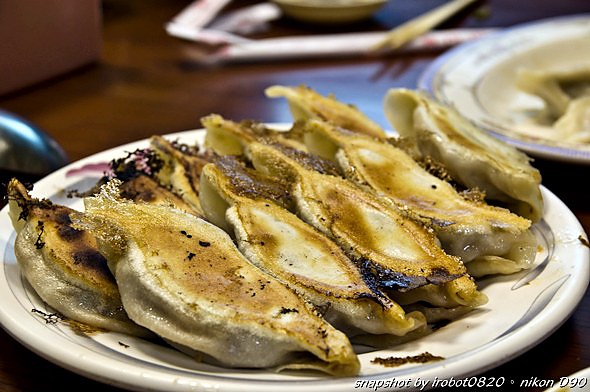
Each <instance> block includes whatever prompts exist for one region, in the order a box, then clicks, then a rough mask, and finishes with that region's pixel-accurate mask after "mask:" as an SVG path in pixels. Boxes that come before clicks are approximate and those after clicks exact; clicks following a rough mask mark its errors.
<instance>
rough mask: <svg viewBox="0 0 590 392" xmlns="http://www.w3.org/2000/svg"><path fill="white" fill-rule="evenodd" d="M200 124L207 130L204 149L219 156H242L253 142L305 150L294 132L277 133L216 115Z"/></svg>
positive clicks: (249, 123) (253, 122)
mask: <svg viewBox="0 0 590 392" xmlns="http://www.w3.org/2000/svg"><path fill="white" fill-rule="evenodd" d="M201 124H203V126H204V127H205V129H206V130H207V133H206V134H205V147H207V148H209V149H211V150H212V151H214V152H215V153H217V154H219V155H242V154H243V153H244V150H245V148H246V146H247V145H248V144H250V143H253V142H254V141H261V140H268V141H275V142H279V143H281V144H285V145H287V146H291V147H293V148H297V149H299V150H305V145H304V144H303V141H302V137H303V135H302V134H299V133H297V131H296V130H291V131H289V132H288V133H286V132H278V131H277V130H275V129H271V128H269V127H267V126H266V125H264V124H261V123H258V122H255V121H241V122H239V123H238V122H235V121H231V120H227V119H225V118H223V117H222V116H220V115H218V114H210V115H208V116H205V117H203V118H201Z"/></svg>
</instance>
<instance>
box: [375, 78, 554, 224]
mask: <svg viewBox="0 0 590 392" xmlns="http://www.w3.org/2000/svg"><path fill="white" fill-rule="evenodd" d="M384 104H385V114H386V117H387V119H388V120H389V122H390V123H391V124H392V126H393V127H394V128H395V130H396V131H398V132H399V134H400V135H401V136H403V137H405V138H409V139H410V140H411V141H412V142H413V143H414V144H415V145H416V146H417V148H418V150H419V151H420V153H421V154H422V156H423V157H428V156H430V157H432V158H433V159H434V160H435V161H438V162H440V163H442V164H443V165H444V166H445V168H446V170H447V171H448V172H449V174H450V175H451V176H452V178H453V180H455V181H457V182H459V183H460V184H462V185H464V186H465V187H467V188H478V189H480V190H482V191H484V192H485V194H486V198H488V199H491V200H497V201H500V202H502V203H504V204H505V205H506V206H507V207H508V208H509V209H510V210H512V211H513V212H515V213H517V214H518V215H521V216H523V217H525V218H528V219H530V220H531V221H533V222H538V221H539V220H540V219H541V218H542V216H543V196H542V194H541V189H540V184H541V174H540V173H539V171H538V170H537V169H535V168H534V167H533V166H531V164H530V158H529V157H528V156H527V155H525V154H524V153H522V152H520V151H518V150H517V149H515V148H514V147H512V146H509V145H508V144H506V143H504V142H502V141H500V140H499V139H497V138H495V137H493V136H491V135H488V134H487V133H486V132H484V131H483V130H481V129H479V128H477V127H475V126H474V125H473V124H471V123H470V122H469V121H467V120H466V119H465V118H463V117H462V116H461V115H459V113H457V112H456V111H455V110H453V109H451V108H450V107H446V106H443V105H441V104H438V103H436V102H434V101H433V100H432V99H430V98H429V97H428V96H426V94H424V93H420V92H417V91H411V90H407V89H391V90H389V91H388V93H387V94H386V96H385V103H384Z"/></svg>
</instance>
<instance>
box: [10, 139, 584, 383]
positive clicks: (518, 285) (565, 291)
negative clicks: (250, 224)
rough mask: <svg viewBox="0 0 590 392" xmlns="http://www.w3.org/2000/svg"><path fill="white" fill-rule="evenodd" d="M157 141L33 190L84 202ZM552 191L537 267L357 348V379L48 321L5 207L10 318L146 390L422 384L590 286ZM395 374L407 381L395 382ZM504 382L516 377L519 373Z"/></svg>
mask: <svg viewBox="0 0 590 392" xmlns="http://www.w3.org/2000/svg"><path fill="white" fill-rule="evenodd" d="M203 136H204V132H203V131H189V132H183V133H179V134H174V135H170V137H171V138H177V137H180V138H181V139H180V140H181V141H183V142H193V141H199V142H200V141H202V137H203ZM147 146H148V141H147V140H144V141H140V142H137V143H132V144H128V145H125V146H122V147H118V148H115V149H112V150H108V151H105V152H102V153H99V154H96V155H94V156H91V157H88V158H85V159H83V160H81V161H78V162H75V163H73V164H71V165H69V166H67V167H65V168H63V169H60V170H59V171H57V172H55V173H53V174H51V175H49V176H48V177H46V178H44V179H42V180H41V181H39V182H38V183H37V184H36V185H35V187H34V189H33V192H32V193H33V195H34V196H36V197H46V198H49V199H51V200H53V201H54V202H56V203H60V204H65V205H68V206H71V207H73V208H77V209H79V208H81V206H82V203H81V201H80V200H78V199H71V198H67V197H66V193H67V192H66V191H67V190H72V189H77V190H86V189H88V188H89V187H90V186H92V185H93V184H94V183H95V181H96V180H97V179H98V178H99V177H100V175H101V174H102V171H101V168H103V167H104V164H105V163H106V162H109V161H110V160H112V159H114V158H119V157H122V156H124V155H125V154H126V152H130V151H134V150H136V149H137V148H144V147H147ZM97 168H98V170H97ZM543 195H544V197H545V200H546V210H545V215H544V221H543V222H542V223H541V224H538V225H536V227H535V232H536V235H537V237H538V239H539V243H540V247H539V249H540V250H539V254H538V255H537V256H538V257H537V260H536V264H537V267H536V268H535V269H533V270H532V271H528V272H526V273H519V274H515V275H512V276H509V277H498V278H490V279H484V280H482V281H481V282H480V287H481V289H482V290H483V292H485V293H486V294H487V295H488V296H489V303H488V304H487V305H485V306H484V307H482V308H481V309H479V310H477V311H474V312H472V313H471V314H469V315H468V316H467V317H464V318H463V319H460V320H457V321H455V322H453V323H451V324H449V325H447V326H445V327H443V328H441V329H439V330H438V331H436V332H435V333H433V334H432V335H430V336H427V337H425V338H423V339H420V340H417V341H414V342H410V343H406V344H404V345H401V346H399V347H395V348H392V349H390V350H379V351H373V350H371V349H369V348H367V347H357V349H358V352H359V356H360V360H361V363H362V370H361V374H360V375H359V376H358V377H354V378H338V379H335V378H330V377H327V376H323V375H320V374H308V373H306V374H296V373H279V374H277V373H272V372H268V371H264V370H260V371H256V370H242V369H224V368H221V367H216V366H211V365H207V364H202V363H197V362H195V361H193V360H192V359H190V358H189V357H187V356H185V355H184V354H181V353H180V352H178V351H176V350H174V349H171V348H169V347H166V346H163V345H158V344H155V343H151V342H148V341H145V340H141V339H138V338H133V337H129V336H126V335H122V334H117V333H97V334H94V335H91V336H81V335H79V334H76V333H74V332H73V331H72V330H71V329H70V327H68V325H67V324H66V323H59V322H57V323H47V322H46V320H45V318H44V317H42V315H41V314H40V313H39V312H37V311H41V312H44V313H46V314H51V313H52V310H51V309H48V308H47V306H46V305H44V304H43V303H42V302H41V301H40V299H39V298H38V296H37V295H36V294H35V293H34V292H33V291H32V289H31V287H30V286H29V285H28V284H27V283H26V281H25V280H24V278H23V277H22V276H21V273H20V270H19V267H18V264H17V262H16V259H15V256H14V250H13V243H14V239H15V233H14V231H13V230H12V228H11V227H12V226H11V223H10V219H9V217H8V214H7V212H8V211H7V208H4V209H3V210H2V211H1V212H0V255H1V256H2V265H1V267H0V298H2V306H1V307H0V322H1V324H2V326H3V327H4V328H5V329H6V330H7V331H8V332H9V333H10V334H11V335H12V336H14V337H15V338H16V339H17V340H19V341H20V342H22V344H24V345H25V346H27V347H29V348H30V349H31V350H33V351H35V352H37V353H39V354H40V355H42V356H44V357H45V358H47V359H48V360H50V361H52V362H55V363H57V364H58V365H60V366H63V367H65V368H67V369H70V370H73V371H75V372H78V373H80V374H82V375H85V376H87V377H90V378H93V379H96V380H99V381H102V382H105V383H109V384H114V385H118V386H122V387H125V388H129V389H136V390H146V389H152V390H171V391H189V390H193V391H194V390H199V391H205V390H215V391H238V390H239V391H276V390H281V391H284V392H287V391H314V392H316V391H345V390H359V389H360V390H363V389H367V388H370V389H373V388H374V386H375V385H377V384H379V383H380V384H379V385H381V387H384V386H388V387H389V388H381V390H392V389H401V390H405V391H408V390H411V388H406V387H405V385H406V384H404V383H406V382H407V383H408V384H407V385H410V386H414V385H415V383H416V380H417V379H420V380H429V382H431V381H432V380H434V379H435V378H438V379H439V380H442V379H448V378H450V377H454V378H455V379H457V378H463V377H468V376H472V375H475V374H478V373H481V372H483V371H485V370H487V369H490V368H493V367H495V366H498V365H500V364H502V363H504V362H506V361H508V360H510V359H511V358H513V357H515V356H517V355H519V354H520V353H522V352H523V351H524V350H527V349H529V348H531V347H532V346H534V345H535V344H537V343H538V342H540V341H541V340H542V339H543V338H545V337H546V336H547V335H549V334H551V333H552V332H553V331H554V330H555V329H556V328H558V327H559V326H560V325H561V324H562V323H563V322H564V321H565V320H566V319H567V318H568V317H569V315H570V314H571V313H572V312H573V311H574V309H575V308H576V306H577V305H578V303H579V301H580V299H581V298H582V296H583V295H584V292H585V290H586V287H587V285H588V280H589V266H590V263H589V262H588V260H589V249H588V248H587V247H586V246H583V245H582V243H581V241H580V239H579V237H580V236H582V237H583V238H586V235H585V234H584V231H583V229H582V227H581V226H580V224H579V222H578V221H577V220H576V218H575V217H574V215H573V214H572V213H571V212H570V211H569V209H568V208H567V207H566V206H565V205H564V204H563V203H562V202H561V201H560V200H559V199H558V198H557V197H556V196H555V195H553V194H552V193H551V192H550V191H548V190H547V189H543ZM526 282H529V283H530V284H524V283H526ZM33 309H36V310H37V311H35V312H33V311H32V310H33ZM424 352H429V353H431V354H433V355H438V356H442V357H444V358H445V359H444V360H442V361H439V362H431V363H427V364H421V365H405V366H403V367H398V368H385V367H382V366H380V365H376V364H372V363H371V360H373V359H374V358H376V357H382V358H383V357H390V356H397V357H405V356H409V355H418V354H421V353H424ZM393 381H395V382H396V383H397V384H396V385H392V383H393ZM515 381H516V380H515ZM497 382H500V383H503V384H505V385H510V382H511V380H497ZM387 383H389V384H387ZM371 385H373V387H371ZM355 386H357V387H358V388H356V389H355ZM396 387H398V388H396Z"/></svg>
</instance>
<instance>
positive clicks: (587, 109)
mask: <svg viewBox="0 0 590 392" xmlns="http://www.w3.org/2000/svg"><path fill="white" fill-rule="evenodd" d="M553 128H554V129H555V130H556V134H557V137H559V140H562V141H567V142H572V143H588V142H590V94H588V96H585V97H580V98H576V99H573V100H572V101H571V102H570V104H569V105H568V107H567V110H566V111H565V113H564V114H563V116H561V117H560V118H559V119H558V120H557V121H556V122H555V123H554V124H553Z"/></svg>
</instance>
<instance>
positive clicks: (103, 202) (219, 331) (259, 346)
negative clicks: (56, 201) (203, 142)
mask: <svg viewBox="0 0 590 392" xmlns="http://www.w3.org/2000/svg"><path fill="white" fill-rule="evenodd" d="M85 206H86V211H87V216H88V219H87V220H85V221H83V222H81V223H80V224H81V225H83V226H87V227H89V228H90V229H91V230H93V231H94V232H95V233H96V235H97V238H98V239H99V246H100V249H101V250H102V251H103V253H104V254H105V256H106V257H107V260H108V263H109V267H110V269H111V270H112V271H113V274H114V276H115V278H116V281H117V284H118V286H119V291H120V292H121V299H122V301H123V305H124V306H125V309H126V311H127V313H128V314H129V316H130V318H131V319H133V320H134V321H135V322H137V323H138V324H140V325H143V326H145V327H146V328H148V329H150V330H152V331H153V332H155V333H156V334H158V335H160V336H161V337H162V338H164V339H166V340H167V341H170V342H171V343H172V344H174V345H176V346H179V347H183V348H184V349H186V350H187V351H191V350H196V351H197V352H200V353H204V354H205V355H206V359H207V360H209V361H211V362H214V363H220V364H222V365H224V366H228V367H248V368H269V367H282V368H295V369H305V368H307V369H317V370H320V371H324V372H327V373H330V374H333V375H337V376H352V375H355V374H357V372H358V371H359V361H358V358H357V356H356V354H355V353H354V351H353V349H352V346H351V344H350V342H349V340H348V338H347V337H346V336H345V335H344V334H343V333H341V332H340V331H338V330H336V329H334V328H333V327H332V326H331V325H330V324H328V323H327V322H326V321H325V320H323V319H322V318H321V317H319V316H318V315H317V314H316V313H315V312H314V311H313V310H312V309H311V308H310V307H309V305H308V304H307V303H305V302H304V301H303V300H302V299H301V298H300V297H299V296H297V295H296V294H295V293H294V292H293V291H291V290H290V289H288V288H287V287H286V286H284V285H283V284H282V283H280V282H279V281H277V280H276V279H274V278H273V277H271V276H270V275H268V274H265V273H264V272H262V271H261V270H260V269H258V268H257V267H255V266H253V265H252V264H251V263H250V262H248V261H247V260H246V259H245V257H244V256H243V255H242V254H241V253H240V252H239V251H238V249H237V248H236V247H235V245H234V243H233V242H232V240H231V238H230V237H229V236H228V235H227V234H226V233H225V232H224V231H223V230H221V229H219V228H217V227H216V226H214V225H212V224H210V223H208V222H206V221H204V220H202V219H200V218H198V217H195V216H194V215H190V214H186V213H184V212H182V211H179V210H177V209H174V208H170V207H167V206H161V205H152V204H145V203H133V202H131V201H128V200H124V199H120V198H119V197H118V190H117V189H116V184H115V183H113V182H111V183H109V184H107V185H106V186H104V187H103V190H102V192H101V193H100V194H99V195H98V196H96V197H91V198H86V199H85Z"/></svg>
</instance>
